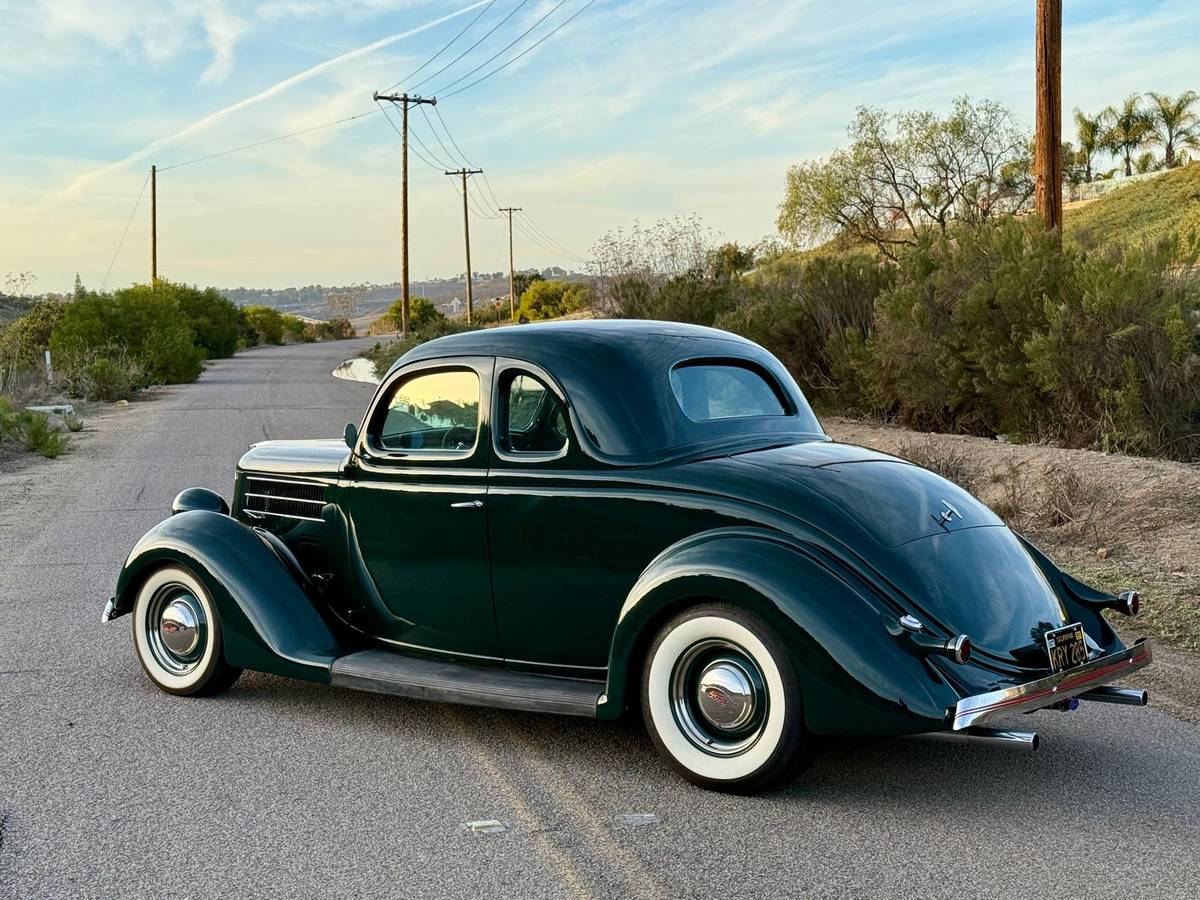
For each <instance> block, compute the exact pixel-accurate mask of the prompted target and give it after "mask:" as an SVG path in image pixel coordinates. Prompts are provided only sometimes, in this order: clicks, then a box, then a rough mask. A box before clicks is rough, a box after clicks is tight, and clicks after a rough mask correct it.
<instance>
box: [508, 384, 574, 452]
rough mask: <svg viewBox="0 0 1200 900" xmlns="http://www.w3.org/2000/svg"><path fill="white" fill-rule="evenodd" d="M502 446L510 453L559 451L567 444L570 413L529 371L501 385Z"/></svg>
mask: <svg viewBox="0 0 1200 900" xmlns="http://www.w3.org/2000/svg"><path fill="white" fill-rule="evenodd" d="M500 398H501V399H500V403H501V406H500V409H501V413H500V423H501V428H500V431H499V435H498V437H499V442H500V447H501V449H503V450H507V451H508V452H510V453H556V452H557V451H559V450H561V449H563V448H564V447H565V446H566V445H567V415H566V409H565V408H564V406H563V403H562V401H561V400H559V399H558V396H557V395H556V394H555V393H554V392H553V391H552V390H550V389H549V388H548V387H547V386H546V385H545V384H543V383H542V382H541V381H540V380H539V379H537V378H535V377H534V376H532V375H529V374H527V373H523V372H522V373H519V374H514V375H509V376H508V377H506V378H504V379H502V381H501V388H500Z"/></svg>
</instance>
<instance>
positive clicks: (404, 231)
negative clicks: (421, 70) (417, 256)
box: [371, 91, 437, 335]
mask: <svg viewBox="0 0 1200 900" xmlns="http://www.w3.org/2000/svg"><path fill="white" fill-rule="evenodd" d="M371 97H372V98H373V99H374V100H375V102H376V103H378V102H379V101H380V100H387V101H388V102H390V103H397V104H399V105H400V111H401V112H400V122H401V127H400V156H401V162H400V333H401V334H402V335H407V334H408V108H409V107H410V106H420V105H421V104H422V103H428V104H429V105H430V106H437V97H430V98H428V99H426V98H425V97H410V96H409V95H408V94H381V93H379V92H378V91H376V92H375V93H374V94H372V95H371Z"/></svg>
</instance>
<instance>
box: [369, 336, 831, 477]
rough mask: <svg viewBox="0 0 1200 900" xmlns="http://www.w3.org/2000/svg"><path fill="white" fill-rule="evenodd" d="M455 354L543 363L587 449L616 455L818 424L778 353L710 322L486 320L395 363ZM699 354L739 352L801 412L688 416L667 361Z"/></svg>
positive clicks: (670, 450)
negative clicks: (493, 324) (714, 418)
mask: <svg viewBox="0 0 1200 900" xmlns="http://www.w3.org/2000/svg"><path fill="white" fill-rule="evenodd" d="M456 356H496V357H508V358H512V359H517V360H522V361H524V362H528V363H532V364H533V365H535V366H538V367H539V368H541V369H544V370H545V371H546V372H548V373H549V374H550V375H551V376H552V377H553V378H554V379H555V380H556V381H557V382H558V383H559V385H560V386H561V387H562V389H563V391H565V392H566V394H567V397H568V398H569V400H570V402H571V404H572V406H573V407H574V410H575V413H576V415H577V417H578V420H579V422H580V423H581V425H582V426H583V428H584V430H585V433H586V436H587V437H588V439H589V440H590V442H591V443H592V444H593V449H594V450H595V451H597V453H598V455H600V456H602V457H606V458H608V459H610V460H612V461H622V462H639V463H645V462H652V461H655V460H656V459H661V458H663V457H664V456H665V455H675V454H676V453H678V452H680V451H683V450H687V449H691V448H695V447H696V446H698V445H704V444H706V443H712V442H714V441H721V440H726V439H728V438H729V437H730V436H733V435H735V434H743V435H744V434H750V433H760V432H764V431H766V432H770V433H776V432H778V431H780V430H786V431H791V432H797V433H803V434H806V435H809V436H811V434H812V433H813V432H814V431H815V432H816V433H818V434H820V433H821V432H820V426H819V425H817V424H816V419H815V417H814V416H813V415H812V412H811V410H810V409H809V407H808V403H807V402H806V401H805V399H804V396H803V394H802V393H801V392H800V389H799V388H798V387H797V386H796V384H795V381H794V380H793V379H792V377H791V375H790V374H789V373H788V371H787V370H786V369H785V368H784V367H783V366H782V365H781V364H780V363H779V361H778V360H777V359H775V357H774V356H772V355H771V354H770V353H768V352H767V351H766V350H764V349H763V348H762V347H760V346H759V345H758V344H755V343H754V342H753V341H748V340H746V339H745V338H743V337H739V336H738V335H735V334H731V333H729V332H727V331H721V330H719V329H716V328H706V327H703V326H700V325H687V324H682V323H678V322H658V321H652V320H627V319H598V320H574V321H566V322H564V321H557V322H538V323H532V324H528V325H510V326H505V327H502V328H485V329H480V330H477V331H468V332H462V333H460V334H453V335H447V336H446V337H441V338H436V339H434V340H432V341H427V342H426V343H424V344H420V345H418V346H417V347H415V348H413V349H412V350H410V351H409V352H408V353H406V354H405V355H404V356H402V357H401V358H400V359H399V360H397V362H396V364H395V365H394V366H393V367H392V370H393V371H394V370H395V369H396V368H398V367H401V366H406V365H408V364H409V363H412V362H417V361H424V360H430V359H441V358H446V357H456ZM697 359H726V360H737V361H743V362H745V363H750V364H752V365H754V366H755V367H757V368H759V369H762V370H764V371H766V372H767V373H769V374H770V375H771V376H773V377H774V379H775V380H776V381H777V382H778V385H779V387H780V389H781V390H782V391H783V392H784V394H785V395H787V396H788V397H789V398H790V399H791V400H792V405H793V406H794V407H796V408H797V411H798V416H797V417H786V421H773V422H772V421H765V419H766V418H767V417H759V418H755V419H753V420H747V419H741V420H728V421H724V422H704V423H697V422H693V421H692V420H690V419H688V418H687V416H685V415H684V414H683V410H682V409H681V408H680V407H679V404H678V402H676V400H675V397H674V394H673V392H672V389H671V386H670V371H671V368H672V367H673V366H675V365H676V364H678V363H680V362H684V361H688V360H697ZM390 374H391V373H390V372H389V375H390ZM774 418H775V419H776V420H778V419H781V418H785V417H774ZM798 420H804V421H798Z"/></svg>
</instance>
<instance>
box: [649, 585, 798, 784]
mask: <svg viewBox="0 0 1200 900" xmlns="http://www.w3.org/2000/svg"><path fill="white" fill-rule="evenodd" d="M641 699H642V714H643V717H644V718H645V721H646V728H647V730H648V731H649V733H650V736H651V739H652V740H653V741H654V743H655V745H656V747H657V748H658V750H659V751H660V752H661V753H662V754H663V755H664V756H665V757H666V758H667V759H668V760H669V761H670V762H671V764H672V765H673V766H674V767H675V768H676V769H677V770H678V771H679V772H680V773H681V774H682V775H683V776H684V777H685V778H687V779H688V780H690V781H692V782H694V783H696V784H700V785H702V786H704V787H709V788H716V789H718V790H726V791H732V792H737V793H750V792H753V791H759V790H763V789H765V788H768V787H771V786H773V785H775V784H778V783H780V782H781V781H783V780H785V779H786V778H789V777H790V776H792V775H795V774H796V773H797V772H798V771H799V770H800V768H801V767H802V765H801V764H802V762H803V761H804V760H805V758H806V755H807V750H808V743H809V742H808V739H807V735H806V734H805V730H804V726H803V718H804V717H803V710H802V708H801V698H800V688H799V683H798V681H797V679H796V675H795V671H794V669H793V666H792V664H791V661H790V659H789V658H788V656H787V654H786V652H785V651H784V650H783V648H782V646H781V645H780V643H779V641H778V640H777V639H776V638H775V636H774V635H773V634H772V633H771V631H770V629H769V628H768V627H767V626H766V625H765V624H764V623H763V622H762V621H761V620H760V619H759V618H758V617H757V616H754V615H753V614H751V613H749V612H747V611H746V610H744V609H742V608H740V607H737V606H732V605H730V604H724V603H706V604H703V605H699V606H696V607H692V608H691V609H688V610H686V611H685V612H683V613H681V614H680V615H678V616H676V617H675V618H673V619H672V620H671V621H669V622H668V623H667V624H666V625H665V626H663V628H662V630H661V631H660V632H659V633H658V635H657V637H656V638H655V640H654V642H653V643H652V644H651V646H650V649H649V652H648V653H647V657H646V662H645V665H644V667H643V670H642V698H641Z"/></svg>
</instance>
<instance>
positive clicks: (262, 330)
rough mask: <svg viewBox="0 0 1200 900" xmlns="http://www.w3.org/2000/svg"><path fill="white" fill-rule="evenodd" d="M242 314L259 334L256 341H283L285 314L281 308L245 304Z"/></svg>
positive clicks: (265, 342) (267, 342) (271, 342)
mask: <svg viewBox="0 0 1200 900" xmlns="http://www.w3.org/2000/svg"><path fill="white" fill-rule="evenodd" d="M242 316H243V318H244V319H245V320H246V323H247V324H248V325H249V326H250V327H251V328H252V329H253V330H254V333H255V334H256V335H257V340H256V341H255V343H262V344H282V343H283V316H282V315H281V314H280V312H279V310H277V309H275V308H274V307H271V306H244V307H242Z"/></svg>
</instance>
